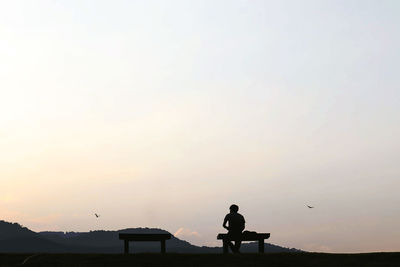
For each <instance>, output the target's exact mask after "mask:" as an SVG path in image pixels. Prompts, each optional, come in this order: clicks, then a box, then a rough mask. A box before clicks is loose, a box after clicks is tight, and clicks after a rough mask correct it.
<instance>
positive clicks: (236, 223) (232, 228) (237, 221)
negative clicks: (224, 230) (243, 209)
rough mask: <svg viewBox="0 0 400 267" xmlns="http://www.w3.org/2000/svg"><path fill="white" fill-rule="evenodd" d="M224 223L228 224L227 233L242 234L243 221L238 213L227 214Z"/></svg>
mask: <svg viewBox="0 0 400 267" xmlns="http://www.w3.org/2000/svg"><path fill="white" fill-rule="evenodd" d="M224 222H228V225H229V226H228V228H229V232H242V231H243V230H244V225H245V220H244V217H243V216H242V215H241V214H240V213H237V212H231V213H228V214H227V215H226V216H225V219H224Z"/></svg>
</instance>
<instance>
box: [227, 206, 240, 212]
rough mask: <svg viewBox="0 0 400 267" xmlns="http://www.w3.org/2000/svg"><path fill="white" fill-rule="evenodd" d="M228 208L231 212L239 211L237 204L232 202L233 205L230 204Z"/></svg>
mask: <svg viewBox="0 0 400 267" xmlns="http://www.w3.org/2000/svg"><path fill="white" fill-rule="evenodd" d="M229 210H230V211H231V212H233V213H237V212H238V211H239V206H238V205H235V204H233V205H231V206H230V207H229Z"/></svg>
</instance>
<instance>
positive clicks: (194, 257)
mask: <svg viewBox="0 0 400 267" xmlns="http://www.w3.org/2000/svg"><path fill="white" fill-rule="evenodd" d="M32 255H33V254H0V267H6V266H49V267H56V266H77V267H78V266H79V267H86V266H116V267H118V266H269V267H271V266H318V267H321V266H327V267H329V266H352V267H356V266H363V267H364V266H374V267H375V266H393V267H394V266H396V267H398V266H400V253H366V254H325V253H290V254H288V253H273V254H264V255H261V254H241V255H221V254H172V253H171V254H164V255H162V254H129V255H122V254H37V255H34V256H32ZM30 256H31V257H30ZM28 257H30V258H29V259H28V260H26V259H27V258H28ZM24 261H25V263H24V264H22V263H23V262H24ZM21 264H22V265H21Z"/></svg>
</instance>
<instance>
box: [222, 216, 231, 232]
mask: <svg viewBox="0 0 400 267" xmlns="http://www.w3.org/2000/svg"><path fill="white" fill-rule="evenodd" d="M227 222H228V215H226V216H225V219H224V223H223V224H222V227H224V228H225V229H226V230H229V227H228V226H226V223H227Z"/></svg>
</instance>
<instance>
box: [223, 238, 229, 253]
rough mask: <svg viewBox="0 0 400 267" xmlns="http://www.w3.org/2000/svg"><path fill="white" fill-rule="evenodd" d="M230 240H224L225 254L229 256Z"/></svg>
mask: <svg viewBox="0 0 400 267" xmlns="http://www.w3.org/2000/svg"><path fill="white" fill-rule="evenodd" d="M228 242H229V241H228V240H224V239H223V240H222V244H223V250H224V254H228Z"/></svg>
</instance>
